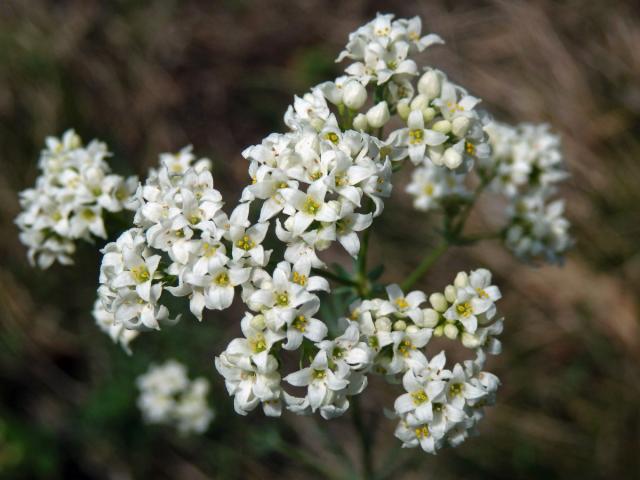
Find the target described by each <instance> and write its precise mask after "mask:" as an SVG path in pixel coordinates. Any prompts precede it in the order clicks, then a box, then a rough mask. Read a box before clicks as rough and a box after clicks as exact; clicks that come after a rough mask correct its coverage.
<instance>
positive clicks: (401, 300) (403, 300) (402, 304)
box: [396, 297, 409, 310]
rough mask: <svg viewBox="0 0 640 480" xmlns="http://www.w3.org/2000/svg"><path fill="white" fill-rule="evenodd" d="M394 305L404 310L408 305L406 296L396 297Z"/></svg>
mask: <svg viewBox="0 0 640 480" xmlns="http://www.w3.org/2000/svg"><path fill="white" fill-rule="evenodd" d="M396 305H397V306H398V308H399V309H400V310H404V309H405V308H408V307H409V302H407V299H406V298H404V297H400V298H396Z"/></svg>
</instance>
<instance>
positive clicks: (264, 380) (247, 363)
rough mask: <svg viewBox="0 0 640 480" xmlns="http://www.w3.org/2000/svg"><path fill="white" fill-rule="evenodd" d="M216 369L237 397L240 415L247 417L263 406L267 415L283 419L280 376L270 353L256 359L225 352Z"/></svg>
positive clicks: (235, 404)
mask: <svg viewBox="0 0 640 480" xmlns="http://www.w3.org/2000/svg"><path fill="white" fill-rule="evenodd" d="M215 365H216V369H217V370H218V372H219V373H220V375H222V376H223V377H224V379H225V385H226V387H227V391H228V392H229V395H231V396H233V405H234V408H235V411H236V413H238V414H240V415H246V414H247V413H249V412H250V411H251V410H253V409H255V408H256V407H257V406H258V405H259V404H260V403H262V405H263V410H264V412H265V414H267V415H269V416H280V411H281V405H280V396H281V391H280V374H279V373H278V362H277V360H276V359H275V357H274V356H273V355H269V352H267V351H266V350H265V351H263V352H261V353H260V354H258V355H255V356H254V357H252V358H249V357H247V356H244V355H232V354H229V353H228V352H223V353H222V354H221V355H220V356H219V357H216V359H215Z"/></svg>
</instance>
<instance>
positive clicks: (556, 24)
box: [0, 0, 640, 480]
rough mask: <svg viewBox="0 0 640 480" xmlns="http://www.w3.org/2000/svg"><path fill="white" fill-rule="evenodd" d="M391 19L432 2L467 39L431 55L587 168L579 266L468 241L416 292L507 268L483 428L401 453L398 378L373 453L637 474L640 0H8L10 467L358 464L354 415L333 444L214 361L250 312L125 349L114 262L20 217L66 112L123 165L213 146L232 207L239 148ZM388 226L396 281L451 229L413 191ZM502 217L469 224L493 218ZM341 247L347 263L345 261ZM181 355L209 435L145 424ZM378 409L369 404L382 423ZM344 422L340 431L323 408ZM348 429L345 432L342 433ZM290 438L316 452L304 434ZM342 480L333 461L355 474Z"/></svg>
mask: <svg viewBox="0 0 640 480" xmlns="http://www.w3.org/2000/svg"><path fill="white" fill-rule="evenodd" d="M377 11H382V12H390V13H391V12H393V13H395V14H397V15H398V16H413V15H420V16H421V17H422V19H423V25H424V28H425V30H426V31H431V32H435V33H438V34H440V35H441V36H442V37H443V38H444V39H445V40H446V41H447V44H446V45H445V46H443V47H434V48H431V49H429V50H428V51H427V52H425V53H424V54H423V55H422V56H421V57H420V58H419V60H421V61H423V62H425V63H428V64H430V65H433V66H436V67H438V68H441V69H443V70H444V71H446V72H447V73H448V74H449V76H450V78H452V79H453V80H454V81H456V82H458V83H460V84H462V85H464V86H465V87H467V88H468V89H469V90H470V91H471V92H472V93H473V94H475V95H477V96H479V97H481V98H482V99H483V102H484V103H483V106H484V108H486V109H487V110H489V111H490V112H492V113H493V114H494V116H495V117H496V118H498V119H499V120H502V121H508V122H513V123H516V122H521V121H533V122H542V121H546V122H549V123H551V124H552V126H553V129H554V130H555V131H557V132H559V133H560V134H562V136H563V139H564V149H565V152H566V157H567V162H568V166H569V169H570V171H571V173H572V178H571V179H570V181H569V182H568V184H567V186H566V189H565V190H564V191H563V192H562V194H563V196H565V198H566V199H567V206H568V217H569V219H570V220H571V221H572V223H573V234H574V236H575V237H576V239H577V244H576V247H575V248H574V249H573V251H572V252H571V253H570V254H569V256H568V260H567V262H566V264H565V266H564V267H563V268H558V267H541V268H530V267H528V266H524V265H521V264H519V263H518V262H517V261H516V260H515V259H513V258H512V257H511V256H510V255H509V253H508V252H507V251H506V250H504V248H502V247H501V246H500V245H498V244H495V243H485V244H480V245H478V246H475V247H473V248H471V249H463V250H461V249H453V250H451V251H450V252H449V253H448V254H447V255H446V256H445V257H443V259H441V260H440V261H439V263H438V264H437V265H436V268H435V269H434V270H433V271H432V273H431V274H430V275H429V277H428V278H427V279H425V280H424V281H423V282H422V283H421V284H420V287H421V288H423V289H425V290H426V291H427V292H429V291H436V290H437V289H441V288H442V287H443V286H444V285H445V284H446V283H447V282H449V281H451V278H452V277H453V275H454V274H455V272H457V271H458V270H462V269H465V270H468V269H470V268H476V267H479V266H485V267H488V268H490V269H492V270H493V271H494V272H495V274H496V277H497V278H496V280H497V283H498V284H499V285H500V287H501V288H502V290H503V295H504V300H503V301H502V311H503V312H504V314H505V316H506V317H507V322H506V332H505V334H504V353H503V354H502V355H501V356H500V357H499V358H497V359H492V360H491V363H490V364H489V368H490V369H492V370H493V371H495V372H496V373H497V374H498V376H499V377H500V378H501V380H502V382H503V387H502V389H501V391H500V392H499V396H498V403H497V405H496V406H495V407H493V408H491V409H490V410H489V412H488V417H487V419H486V420H485V421H484V422H483V423H482V424H481V427H480V430H481V436H479V437H475V438H472V439H470V440H468V441H467V442H466V443H465V444H463V446H461V447H460V448H457V449H455V450H454V449H446V450H444V451H443V452H441V453H440V454H439V455H438V456H430V455H426V454H422V453H421V452H419V451H417V450H413V451H408V452H407V451H402V452H401V451H400V449H399V448H398V445H399V442H397V441H396V439H394V438H393V434H392V432H393V427H394V425H393V422H391V421H388V420H385V419H384V418H381V417H380V415H379V414H380V411H381V409H382V407H383V406H390V405H392V402H393V398H394V397H395V396H396V395H397V393H396V392H395V391H394V389H393V388H383V387H382V385H381V384H377V383H375V382H374V384H373V385H372V386H371V387H370V388H369V390H368V391H367V395H364V396H363V402H364V404H363V407H364V409H365V414H366V415H371V418H370V419H369V420H368V421H369V422H370V424H371V425H372V426H373V425H376V426H377V429H376V447H375V458H376V461H377V462H378V463H379V466H380V467H381V466H382V463H384V462H385V461H384V458H385V455H387V452H391V455H392V457H391V458H402V459H404V458H406V459H408V461H409V462H410V463H409V467H410V468H411V469H410V470H409V471H407V472H406V473H404V474H402V475H400V474H397V475H395V478H439V479H458V478H474V479H475V478H477V479H480V478H491V479H514V478H516V479H519V478H522V479H530V478H547V479H550V478H551V479H552V478H571V479H572V478H580V479H582V480H585V479H592V478H593V479H596V478H601V479H610V478H640V455H638V451H640V413H639V409H640V368H639V366H638V362H639V360H640V345H639V340H640V337H639V332H638V298H639V296H638V294H639V293H640V250H639V245H640V242H639V236H640V189H639V188H638V187H637V183H638V181H639V180H640V49H639V48H638V45H640V8H639V6H638V4H637V2H635V1H632V0H629V1H626V2H624V1H621V2H616V1H610V2H593V1H586V0H584V1H577V0H575V1H570V0H568V1H561V2H559V1H552V0H548V1H545V0H536V1H506V0H505V1H490V0H487V1H474V2H472V1H463V0H458V1H445V0H433V1H421V2H416V1H410V0H402V1H397V2H375V1H365V0H350V1H349V2H341V1H337V0H336V1H327V2H323V1H320V0H301V1H295V2H292V1H290V0H261V1H258V0H254V1H251V0H237V1H232V0H226V1H225V0H219V1H216V2H208V1H204V0H201V1H197V0H193V1H191V0H190V1H177V0H156V1H143V0H114V1H110V2H103V1H99V0H65V1H62V0H59V1H58V0H49V1H45V0H40V1H38V0H4V1H2V2H0V125H1V127H0V169H1V172H2V174H1V175H0V222H1V224H0V225H1V226H0V228H1V229H2V235H1V236H0V258H1V261H0V477H1V478H52V479H55V478H74V479H75V478H92V479H93V478H95V479H102V478H105V479H106V478H109V479H130V478H131V479H133V478H188V479H192V478H193V479H204V478H231V479H232V478H247V477H249V478H271V477H274V478H275V477H276V476H277V477H279V478H291V479H293V478H301V477H302V476H303V475H307V476H309V475H311V476H319V475H320V473H319V471H318V468H317V463H318V462H320V463H322V465H324V466H326V467H328V468H329V469H330V470H331V469H333V467H334V466H335V465H337V458H336V455H335V453H334V451H333V449H332V448H331V442H332V441H334V442H335V444H337V445H338V448H339V449H342V450H343V451H345V452H346V454H347V456H349V457H351V458H353V459H357V456H358V447H357V443H356V441H355V437H354V434H353V432H352V430H351V428H350V422H349V421H348V419H347V418H343V419H341V420H336V421H332V422H329V423H328V425H327V428H328V434H329V437H328V438H325V437H323V436H322V435H321V434H320V433H319V430H318V424H317V423H316V422H315V421H314V420H312V419H309V418H298V417H294V416H292V415H285V417H284V419H281V420H270V419H265V418H264V417H263V415H262V414H261V413H258V412H256V413H254V414H253V415H250V416H249V417H246V418H245V417H239V416H237V415H235V414H234V413H233V410H232V402H231V400H230V399H229V398H228V396H227V394H226V392H225V391H224V384H223V381H222V378H221V377H220V376H219V375H217V373H216V372H215V370H214V368H213V357H214V355H215V354H218V353H219V352H220V351H221V350H222V349H223V348H224V347H225V345H226V344H227V342H228V341H229V339H230V338H232V337H233V336H235V335H236V333H237V331H238V330H239V327H238V324H239V319H240V318H241V314H242V312H241V311H240V309H239V306H238V305H235V307H234V308H232V309H231V310H228V311H226V312H224V313H223V314H217V315H215V314H211V315H209V316H208V317H206V318H205V320H204V321H203V324H202V325H199V327H200V328H199V329H198V332H199V334H197V335H196V334H194V331H195V330H194V325H193V324H194V322H195V320H194V319H192V318H186V319H185V320H183V322H181V324H179V325H178V326H176V327H174V328H167V329H165V330H163V331H162V332H160V333H157V334H156V333H154V334H149V335H145V336H143V337H141V338H140V339H138V340H136V341H135V342H134V343H133V349H134V351H135V355H133V356H131V357H129V356H127V355H126V354H124V353H123V352H122V351H121V350H120V349H119V347H118V346H116V345H113V344H112V343H111V341H110V339H109V338H108V337H107V336H105V335H104V334H102V333H101V332H100V331H98V329H97V328H96V327H95V325H94V323H93V320H92V318H91V315H90V310H91V306H92V304H93V301H94V298H95V289H96V285H97V273H98V266H99V253H98V252H97V250H96V248H95V247H93V246H88V245H84V246H81V247H80V249H79V251H78V253H77V255H76V263H77V264H76V266H75V267H74V268H63V267H60V266H55V267H53V268H51V269H50V270H48V271H46V272H41V271H38V270H36V269H33V268H31V267H30V266H29V265H28V263H27V261H26V251H25V249H24V248H23V247H22V246H21V245H20V243H19V241H18V232H17V229H16V227H15V226H14V224H13V219H14V218H15V216H16V215H17V213H18V212H19V204H18V197H17V192H18V191H20V190H23V189H25V188H27V187H30V186H31V185H32V184H33V183H34V180H35V177H36V175H37V168H36V161H37V158H38V154H39V151H40V149H41V148H42V146H43V139H44V137H45V136H46V135H49V134H56V135H58V134H60V133H62V132H63V131H64V130H65V129H67V128H69V127H74V128H76V129H77V131H78V133H79V134H80V135H81V136H82V137H83V138H84V139H85V140H86V141H88V140H89V139H91V138H95V137H97V138H100V139H102V140H104V141H106V142H107V143H108V145H109V146H110V147H111V149H112V151H113V152H114V153H115V156H114V159H113V161H112V166H113V169H114V170H115V171H117V172H118V173H121V174H129V173H137V174H139V175H141V176H143V175H144V173H145V172H146V170H147V169H148V167H149V166H152V165H154V164H155V163H156V161H157V154H158V153H159V152H162V151H175V150H177V149H179V148H180V147H182V146H183V145H186V144H193V145H194V146H195V151H196V152H197V153H198V154H199V155H202V156H209V157H210V158H212V159H213V161H214V177H215V179H216V186H217V188H219V189H220V190H221V191H222V192H223V195H224V196H225V198H226V199H227V202H228V203H233V202H235V199H236V198H237V197H238V195H239V191H240V188H241V186H242V185H244V184H245V183H246V180H247V178H246V175H247V174H246V163H245V161H244V160H243V159H242V157H241V156H240V152H241V151H242V149H243V148H244V147H246V146H248V145H251V144H255V143H258V142H259V141H260V140H261V139H262V138H263V137H264V136H266V135H267V134H268V133H269V132H272V131H282V130H283V129H284V126H283V123H282V115H283V113H284V111H285V109H286V106H287V105H288V104H289V103H290V101H291V99H292V96H293V94H295V93H298V94H301V93H304V92H306V91H307V90H308V89H309V87H311V86H312V85H314V84H316V83H318V82H320V81H324V80H327V79H330V78H333V77H335V76H336V74H337V73H338V72H339V70H340V67H339V66H337V65H336V64H335V63H334V61H333V60H334V58H335V57H336V56H337V54H338V52H339V51H340V50H341V49H342V47H343V45H344V44H345V42H346V39H347V35H348V33H349V32H350V31H352V30H354V29H355V28H357V27H358V26H359V25H361V24H363V23H365V22H366V21H368V20H369V19H371V18H372V17H373V16H374V15H375V13H376V12H377ZM396 188H397V191H396V195H395V196H394V202H388V208H387V210H386V211H385V214H384V215H383V217H381V218H380V219H379V222H376V224H375V228H374V229H373V232H372V248H373V257H374V258H375V256H379V255H380V254H381V253H382V252H383V251H384V255H385V258H386V259H387V260H388V261H387V266H388V268H387V270H386V273H385V277H384V278H383V280H386V281H389V282H391V281H397V280H399V279H401V278H402V277H403V275H405V274H406V273H407V272H409V271H410V270H411V268H412V265H413V264H415V262H416V261H417V259H418V258H419V256H420V255H421V252H422V251H423V250H424V249H425V242H426V241H427V240H428V238H429V235H430V232H431V231H432V229H433V225H432V224H430V223H429V218H428V217H426V218H424V219H420V221H419V222H417V223H416V216H415V214H414V213H412V211H411V210H410V208H409V206H410V201H409V199H408V198H407V197H406V196H405V195H403V194H402V189H403V188H402V186H401V185H398V186H397V187H396ZM491 214H492V211H491V209H490V208H489V209H484V210H478V211H477V212H476V213H475V214H474V216H473V217H472V219H471V224H472V225H471V227H473V224H474V223H476V224H478V225H479V224H481V223H482V222H483V221H484V218H483V215H484V216H485V218H486V216H487V215H491ZM336 255H337V256H336V257H335V259H334V260H336V261H346V259H345V258H344V257H343V256H338V254H336ZM170 357H173V358H177V359H179V360H181V361H183V362H185V363H186V364H187V365H188V366H189V368H190V372H191V374H192V375H196V374H198V375H204V376H206V377H207V378H209V379H210V380H211V382H212V393H211V395H210V398H211V401H212V403H213V405H214V406H215V409H216V411H217V418H216V419H215V420H214V422H213V424H212V426H211V428H210V429H209V432H208V433H207V434H206V435H205V436H203V437H192V438H182V437H180V436H178V435H176V434H175V433H174V432H173V431H171V430H169V429H164V428H162V427H145V426H143V422H142V420H141V418H140V415H139V413H138V411H137V408H136V405H135V400H136V394H137V392H136V389H135V386H134V379H135V377H136V376H137V375H139V374H141V373H143V372H144V371H145V370H146V368H147V366H148V364H149V363H150V362H153V361H155V362H161V361H163V360H165V359H167V358H170ZM374 414H375V415H377V416H375V417H374V416H373V415H374ZM324 423H326V422H324ZM332 439H333V440H332ZM290 445H296V446H297V447H295V448H292V447H290ZM336 471H337V470H336Z"/></svg>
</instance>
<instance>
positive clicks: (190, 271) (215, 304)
mask: <svg viewBox="0 0 640 480" xmlns="http://www.w3.org/2000/svg"><path fill="white" fill-rule="evenodd" d="M195 160H196V159H195V157H194V155H193V154H192V153H191V150H190V148H185V149H183V150H182V151H180V152H179V153H178V154H175V155H171V154H163V155H161V156H160V168H159V169H158V170H152V171H151V172H150V174H149V177H148V178H147V180H146V182H145V184H144V185H140V186H139V187H138V189H137V191H136V193H135V195H134V196H133V198H132V203H133V204H134V206H135V207H136V212H135V217H134V227H133V228H131V229H129V230H127V231H125V232H124V233H122V234H121V235H120V237H118V239H117V240H116V241H115V242H112V243H109V244H108V245H106V246H105V248H104V249H103V253H104V257H103V260H102V266H101V269H100V284H101V285H100V288H99V289H98V294H99V297H100V300H101V301H102V303H103V306H104V308H105V309H106V311H107V312H109V313H111V314H113V315H114V321H115V323H116V324H123V325H124V326H125V327H126V328H128V329H134V330H145V329H158V328H160V325H161V324H162V323H167V322H169V323H170V322H172V320H170V318H169V311H168V309H167V308H166V306H164V305H163V304H162V303H161V302H160V297H161V296H162V294H163V291H164V290H165V289H167V290H169V291H170V293H173V294H174V295H189V296H190V305H191V311H192V312H193V313H194V315H196V316H197V317H198V318H201V315H202V310H203V308H204V305H205V303H206V304H207V306H208V307H209V308H226V307H227V306H228V305H229V304H230V303H231V299H232V298H233V284H234V283H235V282H236V277H237V276H236V272H238V271H239V272H240V275H242V272H243V271H244V270H243V269H242V268H236V267H235V264H233V262H231V263H232V264H231V265H230V259H229V258H228V257H227V256H226V255H225V253H226V248H225V246H224V245H223V244H222V243H221V239H222V236H223V235H224V234H228V233H229V230H230V228H229V219H228V218H227V216H226V214H224V212H222V210H221V208H222V197H221V195H220V192H218V191H217V190H216V189H214V188H213V177H212V175H211V171H210V162H209V161H208V160H207V159H200V160H198V161H196V162H195V163H194V161H195ZM247 275H248V272H246V275H245V277H246V276H247ZM229 290H230V293H229Z"/></svg>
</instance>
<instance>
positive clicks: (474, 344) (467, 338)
mask: <svg viewBox="0 0 640 480" xmlns="http://www.w3.org/2000/svg"><path fill="white" fill-rule="evenodd" d="M461 340H462V345H464V346H465V347H467V348H478V347H479V346H480V339H479V338H478V337H476V336H475V335H473V334H471V333H469V332H463V333H462V338H461Z"/></svg>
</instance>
